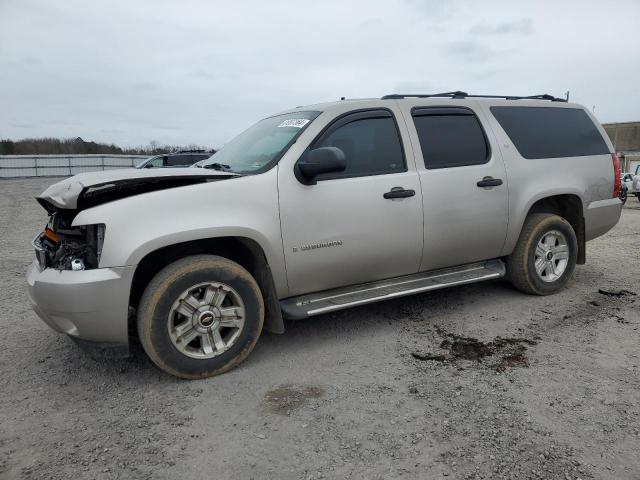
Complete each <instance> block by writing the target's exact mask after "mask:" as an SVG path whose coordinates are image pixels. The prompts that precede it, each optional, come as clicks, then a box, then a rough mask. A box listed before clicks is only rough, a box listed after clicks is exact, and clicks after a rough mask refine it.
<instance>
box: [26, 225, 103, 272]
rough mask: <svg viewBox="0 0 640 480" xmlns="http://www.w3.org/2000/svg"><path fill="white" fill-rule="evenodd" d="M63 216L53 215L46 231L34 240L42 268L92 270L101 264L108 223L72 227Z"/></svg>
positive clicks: (37, 257)
mask: <svg viewBox="0 0 640 480" xmlns="http://www.w3.org/2000/svg"><path fill="white" fill-rule="evenodd" d="M66 223H67V222H65V220H64V219H63V218H58V217H57V215H52V216H51V219H50V220H49V224H48V225H47V227H46V228H45V230H44V232H42V233H41V234H40V235H38V236H37V237H36V238H34V240H33V242H32V244H33V247H34V249H35V251H36V259H37V261H38V263H39V264H40V267H41V268H57V269H58V270H88V269H92V268H98V264H99V263H100V255H101V254H102V245H103V244H104V234H105V226H104V224H102V223H98V224H95V225H80V226H77V227H71V226H68V225H67V224H66Z"/></svg>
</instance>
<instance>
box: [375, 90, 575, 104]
mask: <svg viewBox="0 0 640 480" xmlns="http://www.w3.org/2000/svg"><path fill="white" fill-rule="evenodd" d="M432 97H436V98H437V97H444V98H504V99H506V100H550V101H552V102H566V100H565V99H564V98H558V97H554V96H553V95H549V94H547V93H544V94H542V95H529V96H526V97H522V96H519V95H469V94H468V93H467V92H461V91H459V90H458V91H455V92H444V93H426V94H424V93H392V94H391V95H385V96H384V97H382V100H397V99H400V98H432Z"/></svg>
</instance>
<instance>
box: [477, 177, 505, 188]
mask: <svg viewBox="0 0 640 480" xmlns="http://www.w3.org/2000/svg"><path fill="white" fill-rule="evenodd" d="M476 185H478V186H479V187H497V186H499V185H502V179H501V178H493V177H484V178H483V179H482V180H480V181H479V182H478V183H476Z"/></svg>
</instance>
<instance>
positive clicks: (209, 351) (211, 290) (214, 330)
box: [167, 282, 245, 359]
mask: <svg viewBox="0 0 640 480" xmlns="http://www.w3.org/2000/svg"><path fill="white" fill-rule="evenodd" d="M244 311H245V309H244V303H243V301H242V298H241V297H240V295H239V294H238V292H236V291H235V290H234V289H233V288H231V287H230V286H229V285H226V284H224V283H220V282H205V283H200V284H198V285H194V286H193V287H189V288H188V289H187V290H185V291H184V292H182V294H181V295H180V296H179V297H178V299H177V300H176V301H175V302H174V303H173V306H172V307H171V310H170V311H169V317H168V321H167V327H168V330H169V338H170V339H171V343H173V346H174V347H176V349H177V350H178V351H179V352H180V353H182V354H184V355H186V356H188V357H191V358H197V359H207V358H213V357H217V356H218V355H220V354H222V353H224V352H226V351H227V350H229V349H230V348H231V347H232V346H233V345H234V344H235V343H236V341H237V340H238V337H239V336H240V333H241V332H242V328H243V327H244Z"/></svg>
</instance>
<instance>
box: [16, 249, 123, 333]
mask: <svg viewBox="0 0 640 480" xmlns="http://www.w3.org/2000/svg"><path fill="white" fill-rule="evenodd" d="M134 271H135V267H132V266H129V267H112V268H96V269H91V270H81V271H70V270H62V271H60V270H56V269H53V268H42V267H41V266H40V265H39V263H38V261H36V260H34V261H33V263H32V264H31V266H30V267H29V270H28V271H27V284H28V291H29V298H30V301H31V305H32V307H33V309H34V310H35V312H36V313H37V314H38V316H39V317H40V318H41V319H42V320H43V321H44V322H45V323H46V324H47V325H49V327H51V328H52V329H54V330H55V331H57V332H61V333H66V334H67V335H69V336H71V337H73V338H74V339H76V340H88V341H91V342H100V343H106V344H112V345H121V346H126V345H127V344H128V343H129V335H128V307H129V292H130V289H131V282H132V280H133V274H134Z"/></svg>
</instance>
